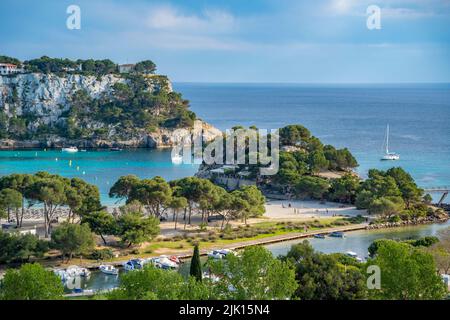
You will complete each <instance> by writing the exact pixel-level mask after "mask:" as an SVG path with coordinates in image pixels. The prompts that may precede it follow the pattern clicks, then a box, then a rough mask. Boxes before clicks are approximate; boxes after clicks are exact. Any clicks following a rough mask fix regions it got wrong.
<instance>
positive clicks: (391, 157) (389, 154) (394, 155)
mask: <svg viewBox="0 0 450 320" xmlns="http://www.w3.org/2000/svg"><path fill="white" fill-rule="evenodd" d="M385 143H386V146H385V147H386V149H385V153H384V155H383V156H382V157H381V160H399V159H400V155H399V154H397V153H395V152H389V124H388V125H387V127H386V141H385Z"/></svg>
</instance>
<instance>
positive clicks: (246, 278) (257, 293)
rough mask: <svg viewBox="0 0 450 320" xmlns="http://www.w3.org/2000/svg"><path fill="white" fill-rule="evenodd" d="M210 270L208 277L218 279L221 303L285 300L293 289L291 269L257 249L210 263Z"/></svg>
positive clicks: (262, 248)
mask: <svg viewBox="0 0 450 320" xmlns="http://www.w3.org/2000/svg"><path fill="white" fill-rule="evenodd" d="M210 269H211V273H212V274H216V275H220V280H219V281H218V282H217V290H218V292H219V295H220V297H222V298H224V299H239V300H254V299H256V300H270V299H289V298H290V297H291V295H292V293H293V292H294V291H295V289H296V288H297V283H296V281H295V272H294V269H293V268H292V265H291V264H290V263H289V262H283V261H280V260H279V259H276V258H274V257H273V256H272V254H271V253H270V251H268V250H267V249H265V248H264V247H260V246H255V247H247V248H245V249H244V250H243V251H242V252H241V254H240V255H239V256H237V255H233V254H230V255H227V257H226V259H223V260H219V261H213V262H210ZM230 288H232V289H231V290H230Z"/></svg>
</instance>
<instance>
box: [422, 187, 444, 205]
mask: <svg viewBox="0 0 450 320" xmlns="http://www.w3.org/2000/svg"><path fill="white" fill-rule="evenodd" d="M423 191H424V192H425V193H431V192H432V193H442V196H441V198H440V200H439V202H438V203H437V204H438V205H439V206H440V205H441V204H442V203H443V202H444V200H445V198H446V197H447V196H448V193H449V192H450V186H440V187H427V188H423Z"/></svg>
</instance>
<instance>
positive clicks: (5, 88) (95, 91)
mask: <svg viewBox="0 0 450 320" xmlns="http://www.w3.org/2000/svg"><path fill="white" fill-rule="evenodd" d="M128 81H129V80H128V79H127V78H125V77H121V76H120V75H113V74H111V75H104V76H87V75H80V74H66V75H56V74H41V73H29V74H17V75H14V76H0V116H1V115H2V113H3V115H6V117H7V118H9V119H12V118H14V117H21V118H26V119H27V120H28V121H27V127H26V130H27V131H28V132H35V131H36V130H37V129H38V128H39V127H40V126H41V125H58V124H64V122H65V121H67V118H66V114H67V112H68V111H69V110H70V108H71V96H72V95H73V94H74V93H75V92H77V91H79V90H83V91H85V92H86V93H87V94H88V95H89V96H90V97H91V98H92V99H99V98H105V97H109V96H111V94H112V93H113V91H114V90H113V86H114V85H115V84H116V83H123V84H128ZM147 83H148V91H150V92H157V91H160V90H162V89H164V90H166V91H167V92H172V85H171V83H170V81H169V80H168V79H167V78H166V77H164V76H152V77H148V82H147ZM0 120H1V119H0ZM196 121H197V122H196V126H194V128H195V127H200V128H202V130H201V132H193V134H194V135H199V134H201V135H203V138H204V140H206V141H210V140H212V139H213V138H214V137H216V136H217V135H219V134H221V132H220V131H219V130H218V129H216V128H214V127H212V126H210V125H208V124H206V123H204V122H201V121H200V120H196ZM0 126H1V124H0ZM89 126H91V127H92V128H93V129H98V128H106V129H107V131H108V135H107V137H106V138H105V137H103V138H98V137H95V136H92V137H91V138H88V139H87V138H83V139H68V138H66V137H64V136H62V135H58V134H48V135H46V136H45V138H41V137H38V138H32V139H0V149H23V148H60V147H63V146H68V145H74V146H77V147H80V148H109V147H121V148H159V147H170V146H172V145H173V143H174V141H176V139H177V137H176V134H177V131H176V129H170V128H156V129H153V130H151V132H150V131H146V130H136V132H134V133H132V134H129V135H126V136H123V135H118V134H115V126H114V125H105V124H103V123H99V122H96V121H94V120H93V121H92V123H89ZM190 130H191V131H195V130H194V129H190ZM197 131H198V130H197Z"/></svg>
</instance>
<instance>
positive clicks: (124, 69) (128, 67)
mask: <svg viewBox="0 0 450 320" xmlns="http://www.w3.org/2000/svg"><path fill="white" fill-rule="evenodd" d="M134 66H135V65H134V64H121V65H119V72H120V73H130V72H132V71H133V70H134Z"/></svg>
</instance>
